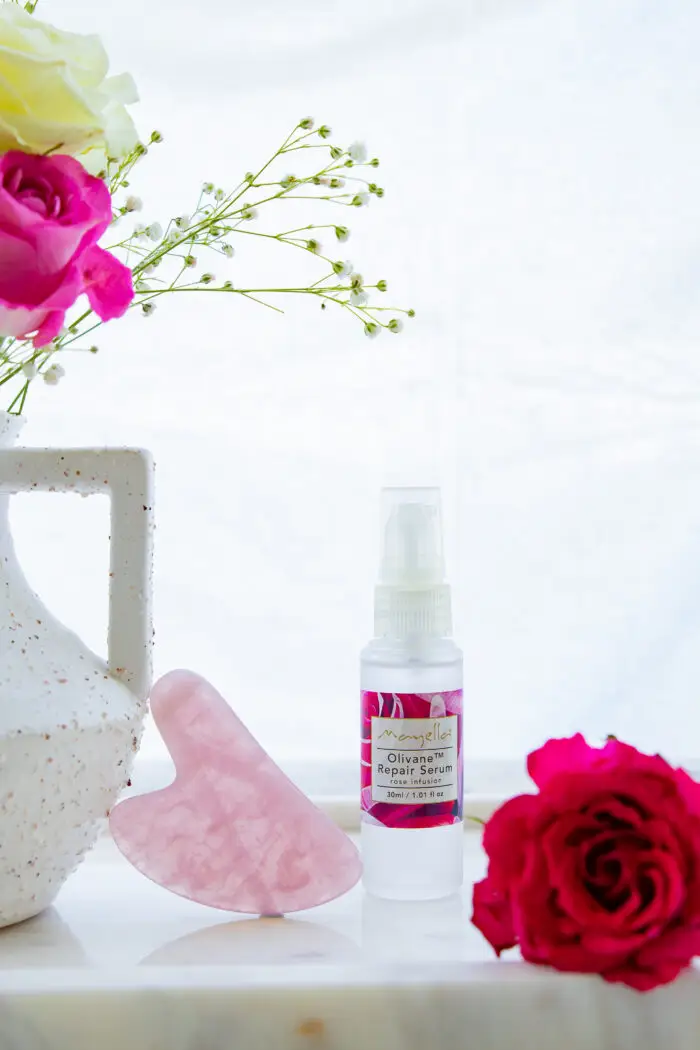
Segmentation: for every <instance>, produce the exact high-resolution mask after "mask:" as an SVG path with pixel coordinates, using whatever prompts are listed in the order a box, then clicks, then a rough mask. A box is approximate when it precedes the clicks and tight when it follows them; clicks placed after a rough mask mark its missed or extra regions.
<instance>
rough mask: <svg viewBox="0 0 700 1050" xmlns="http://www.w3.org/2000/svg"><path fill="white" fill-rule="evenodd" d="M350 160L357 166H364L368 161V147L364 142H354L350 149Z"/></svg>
mask: <svg viewBox="0 0 700 1050" xmlns="http://www.w3.org/2000/svg"><path fill="white" fill-rule="evenodd" d="M348 154H349V155H350V159H351V160H354V161H355V163H356V164H364V162H365V161H366V160H367V147H366V146H365V144H364V142H353V144H352V145H351V146H350V148H349V149H348Z"/></svg>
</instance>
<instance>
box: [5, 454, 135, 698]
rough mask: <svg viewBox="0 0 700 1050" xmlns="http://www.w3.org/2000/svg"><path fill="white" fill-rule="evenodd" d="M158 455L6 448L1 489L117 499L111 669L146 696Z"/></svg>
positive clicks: (111, 578) (112, 566)
mask: <svg viewBox="0 0 700 1050" xmlns="http://www.w3.org/2000/svg"><path fill="white" fill-rule="evenodd" d="M153 475H154V469H153V461H152V459H151V456H150V454H149V453H148V452H145V451H143V450H141V449H130V448H105V449H82V448H66V449H43V448H17V449H3V450H0V494H2V495H7V494H13V493H16V492H77V493H79V494H80V495H81V496H89V495H94V494H95V493H105V492H106V493H108V494H109V495H110V497H111V530H110V531H111V536H110V566H109V634H108V654H109V656H108V664H109V671H110V674H112V675H113V676H114V677H115V678H118V679H119V680H120V681H122V682H123V683H124V684H125V685H126V686H128V688H129V689H130V690H131V692H132V693H135V694H136V696H137V697H138V698H139V699H140V700H145V699H146V698H147V697H148V694H149V692H150V689H151V674H152V649H153V625H152V612H151V608H152V601H151V599H152V575H153V527H154V526H153Z"/></svg>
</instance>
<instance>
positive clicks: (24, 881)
mask: <svg viewBox="0 0 700 1050" xmlns="http://www.w3.org/2000/svg"><path fill="white" fill-rule="evenodd" d="M21 425H22V420H21V419H19V418H18V417H16V416H10V415H7V414H6V413H0V926H8V925H10V924H11V923H15V922H20V921H21V920H22V919H27V918H29V917H30V916H32V915H36V914H37V913H38V912H40V911H41V910H42V909H43V908H46V907H47V906H48V905H49V904H50V903H51V902H52V900H53V899H54V897H55V896H56V894H57V892H58V890H59V889H60V888H61V886H62V885H63V883H64V881H65V880H66V878H67V877H68V875H70V873H71V872H72V871H73V870H74V869H75V868H76V866H77V865H78V864H79V862H80V860H81V859H82V857H83V856H84V854H85V853H86V852H87V850H88V849H90V847H91V846H92V845H93V843H94V842H95V839H96V838H97V836H98V834H99V831H100V828H101V821H102V819H103V818H104V817H105V816H106V814H107V813H108V811H109V809H110V808H111V806H112V805H113V803H114V802H115V801H116V798H117V796H118V794H119V792H120V791H121V789H122V788H123V787H124V786H125V785H126V782H127V780H128V777H129V772H130V769H131V764H132V761H133V758H134V754H135V753H136V751H137V750H138V746H139V740H140V735H141V728H142V723H143V718H144V715H145V712H146V698H147V696H148V691H149V688H150V665H151V644H152V633H153V632H152V627H151V615H150V608H151V602H150V588H151V537H152V530H153V520H152V519H153V511H152V506H153V497H152V487H153V467H152V463H151V461H150V457H149V456H148V454H147V453H144V452H141V451H139V450H135V449H24V448H18V449H15V448H12V447H11V446H13V445H14V442H15V440H16V438H17V435H18V434H19V431H20V428H21ZM20 491H22V492H25V491H43V492H66V491H70V492H77V493H80V494H81V495H90V494H92V493H97V492H102V493H108V494H109V495H110V496H111V502H112V523H111V534H112V535H111V559H110V579H109V585H110V587H109V590H110V626H109V658H108V664H105V663H104V661H103V660H101V659H100V658H99V657H97V656H96V655H95V654H94V653H93V652H91V651H90V650H89V649H88V648H86V646H85V645H83V643H82V642H81V641H80V639H79V638H78V637H77V636H76V635H75V634H73V633H72V632H71V631H69V630H67V629H66V628H65V627H64V626H63V625H62V624H60V623H59V622H58V621H57V620H56V619H54V617H53V616H52V615H51V613H49V612H48V611H47V609H46V608H45V607H44V606H43V605H42V603H41V601H40V600H39V598H38V597H37V595H36V594H34V592H33V591H32V590H31V588H30V587H29V585H28V583H27V581H26V580H25V578H24V575H23V573H22V570H21V568H20V566H19V564H18V562H17V559H16V556H15V552H14V547H13V544H12V537H11V535H10V529H9V524H8V503H9V495H10V494H11V493H13V492H20ZM79 582H80V581H79V580H76V586H77V585H79Z"/></svg>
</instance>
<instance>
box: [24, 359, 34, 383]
mask: <svg viewBox="0 0 700 1050" xmlns="http://www.w3.org/2000/svg"><path fill="white" fill-rule="evenodd" d="M22 372H23V374H24V377H25V379H33V378H34V376H35V375H36V365H35V364H34V362H33V361H27V363H26V364H25V365H22Z"/></svg>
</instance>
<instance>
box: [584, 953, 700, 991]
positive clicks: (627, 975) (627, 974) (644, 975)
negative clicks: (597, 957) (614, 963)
mask: <svg viewBox="0 0 700 1050" xmlns="http://www.w3.org/2000/svg"><path fill="white" fill-rule="evenodd" d="M636 963H637V960H636V959H630V960H629V961H626V962H625V963H623V964H622V965H621V966H618V967H615V968H613V969H611V970H605V971H604V972H603V973H601V977H603V979H604V980H606V981H609V982H610V983H611V984H626V985H627V986H628V987H629V988H634V990H635V991H637V992H651V991H653V990H654V988H659V987H660V986H661V985H662V984H670V983H671V981H675V979H676V977H678V976H679V974H681V973H682V972H683V971H684V970H685V969H687V967H688V963H678V962H665V961H664V962H662V963H659V965H658V966H655V967H653V968H651V969H648V970H645V969H642V968H641V967H639V966H637V965H636Z"/></svg>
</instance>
